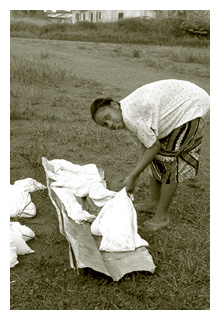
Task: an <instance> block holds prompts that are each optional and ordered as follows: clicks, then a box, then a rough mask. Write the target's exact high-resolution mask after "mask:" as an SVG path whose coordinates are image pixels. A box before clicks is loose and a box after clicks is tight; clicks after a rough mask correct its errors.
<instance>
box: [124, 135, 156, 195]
mask: <svg viewBox="0 0 220 320" xmlns="http://www.w3.org/2000/svg"><path fill="white" fill-rule="evenodd" d="M159 150H160V141H159V140H158V139H157V140H156V141H155V143H154V144H153V145H152V146H151V147H150V148H146V147H145V146H144V145H143V144H142V145H141V150H140V159H139V162H138V164H137V166H136V168H135V169H134V170H133V171H132V172H131V173H130V175H129V176H128V177H127V178H126V179H125V180H124V182H123V186H125V187H126V190H127V191H128V192H129V191H130V192H132V191H133V189H134V187H135V182H136V179H137V177H138V176H139V174H140V173H141V172H142V171H143V170H144V169H145V168H146V167H147V166H148V165H149V164H150V163H151V162H152V161H153V160H154V158H155V157H156V154H157V153H158V151H159Z"/></svg>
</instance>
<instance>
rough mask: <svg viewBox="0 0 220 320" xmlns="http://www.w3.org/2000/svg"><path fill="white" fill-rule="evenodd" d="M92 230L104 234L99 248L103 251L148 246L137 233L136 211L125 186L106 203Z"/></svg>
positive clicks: (97, 233)
mask: <svg viewBox="0 0 220 320" xmlns="http://www.w3.org/2000/svg"><path fill="white" fill-rule="evenodd" d="M91 232H92V234H93V235H98V236H102V241H101V244H100V248H99V249H100V250H102V251H109V252H122V251H133V250H135V249H136V248H138V247H141V246H148V243H147V241H145V240H143V239H142V238H141V237H140V235H139V234H138V233H137V215H136V211H135V208H134V206H133V203H132V201H131V200H130V199H129V197H128V196H127V192H126V189H125V188H123V189H122V190H121V191H120V192H118V193H117V194H116V195H115V197H114V198H113V199H111V200H109V201H108V202H107V203H106V204H105V205H104V207H103V208H102V209H101V211H100V212H99V214H98V216H97V218H96V219H95V221H93V223H92V225H91Z"/></svg>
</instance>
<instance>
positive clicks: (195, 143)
mask: <svg viewBox="0 0 220 320" xmlns="http://www.w3.org/2000/svg"><path fill="white" fill-rule="evenodd" d="M204 127H205V122H204V119H203V118H196V119H194V120H192V121H189V122H187V123H185V124H183V125H181V126H180V127H178V128H176V129H174V130H173V131H172V132H171V133H170V134H169V135H168V136H166V137H165V138H162V139H160V140H159V141H160V143H161V148H160V151H159V152H158V154H157V155H156V158H155V159H154V160H153V161H152V163H151V165H150V168H151V174H152V176H153V177H154V178H155V179H157V180H159V181H160V182H162V183H166V184H172V183H178V182H181V181H183V180H186V179H190V178H193V177H195V176H196V175H197V173H198V167H199V156H200V151H201V145H202V138H203V133H204Z"/></svg>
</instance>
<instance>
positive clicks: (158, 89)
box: [120, 80, 210, 148]
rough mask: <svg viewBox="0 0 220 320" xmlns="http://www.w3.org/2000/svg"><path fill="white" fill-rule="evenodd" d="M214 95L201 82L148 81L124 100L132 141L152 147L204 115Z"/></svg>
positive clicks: (123, 105)
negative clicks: (196, 83)
mask: <svg viewBox="0 0 220 320" xmlns="http://www.w3.org/2000/svg"><path fill="white" fill-rule="evenodd" d="M209 103H210V97H209V95H208V93H207V92H206V91H205V90H203V89H202V88H200V87H198V86H197V85H195V84H193V83H191V82H189V81H182V80H161V81H156V82H153V83H150V84H146V85H144V86H142V87H140V88H138V89H137V90H135V91H134V92H132V93H131V94H130V95H129V96H127V97H126V98H124V99H123V100H121V101H120V106H121V110H122V117H123V121H124V124H125V127H126V129H127V131H128V133H129V134H130V136H131V138H132V140H134V141H135V142H139V143H140V142H141V143H143V144H144V145H145V146H146V147H147V148H149V147H151V146H152V145H153V144H154V142H155V141H156V138H158V139H161V138H164V137H166V136H167V135H169V134H170V133H171V132H172V131H173V130H174V129H176V128H178V127H179V126H181V125H182V124H184V123H186V122H188V121H191V120H193V119H195V118H198V117H204V115H205V114H206V113H207V112H208V110H209Z"/></svg>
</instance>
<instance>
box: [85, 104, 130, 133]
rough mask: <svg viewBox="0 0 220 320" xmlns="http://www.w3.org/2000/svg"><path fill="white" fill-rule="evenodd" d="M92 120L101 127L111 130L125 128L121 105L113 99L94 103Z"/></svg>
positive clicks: (91, 109)
mask: <svg viewBox="0 0 220 320" xmlns="http://www.w3.org/2000/svg"><path fill="white" fill-rule="evenodd" d="M90 111H91V116H92V119H93V120H94V121H95V122H96V123H97V124H98V125H100V126H103V127H106V128H108V129H110V130H117V129H122V128H124V123H123V118H122V112H121V109H120V104H119V103H118V102H116V101H114V100H113V99H111V98H105V99H104V98H99V99H96V100H95V101H93V103H92V105H91V108H90Z"/></svg>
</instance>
